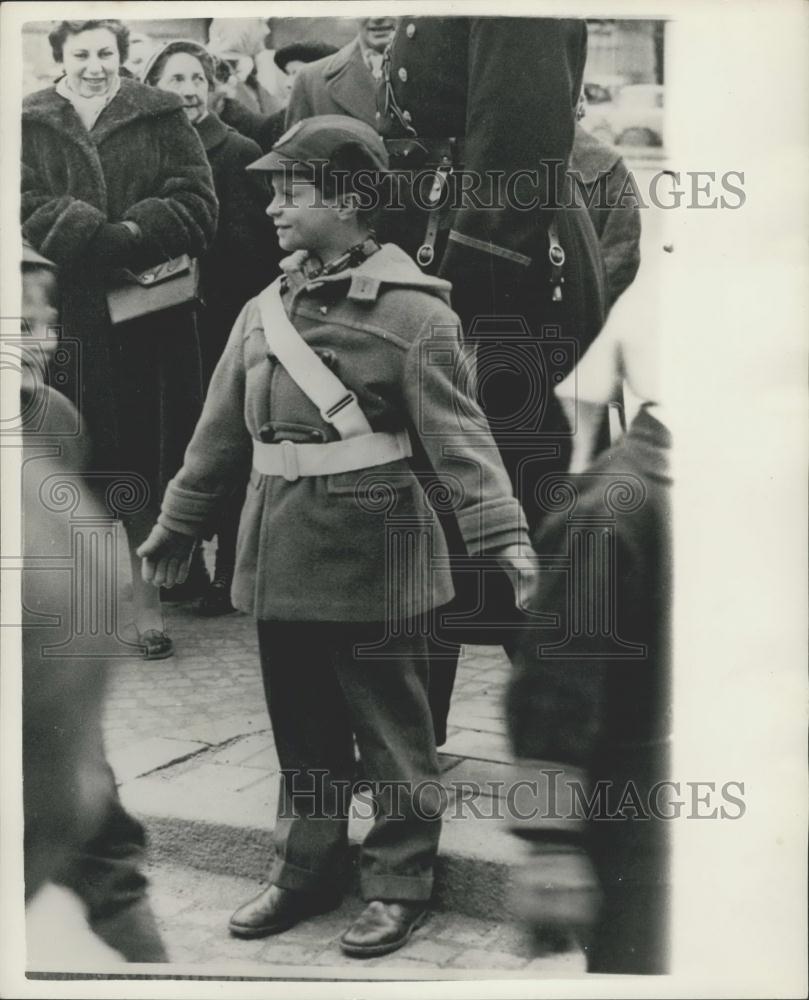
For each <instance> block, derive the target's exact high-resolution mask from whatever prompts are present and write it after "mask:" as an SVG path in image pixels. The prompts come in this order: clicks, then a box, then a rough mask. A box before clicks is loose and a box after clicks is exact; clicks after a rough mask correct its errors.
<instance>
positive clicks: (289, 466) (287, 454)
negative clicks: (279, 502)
mask: <svg viewBox="0 0 809 1000" xmlns="http://www.w3.org/2000/svg"><path fill="white" fill-rule="evenodd" d="M281 449H282V451H281V457H282V458H283V460H284V471H283V472H282V473H281V475H282V476H283V477H284V479H286V481H287V482H288V483H294V482H295V480H296V479H300V478H301V472H300V468H299V466H298V446H297V445H296V444H295V442H294V441H282V442H281Z"/></svg>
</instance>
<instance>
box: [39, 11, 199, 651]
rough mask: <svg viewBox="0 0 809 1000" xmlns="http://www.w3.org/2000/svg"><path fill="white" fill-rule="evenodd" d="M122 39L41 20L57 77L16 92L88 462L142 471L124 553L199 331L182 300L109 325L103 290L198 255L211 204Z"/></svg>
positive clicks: (149, 612) (152, 619)
mask: <svg viewBox="0 0 809 1000" xmlns="http://www.w3.org/2000/svg"><path fill="white" fill-rule="evenodd" d="M127 37H128V32H127V29H126V28H125V27H124V25H122V24H121V23H120V22H119V21H114V20H104V21H87V22H73V21H70V22H68V21H63V22H60V23H59V24H58V25H57V26H56V27H55V28H54V30H53V31H52V32H51V35H50V41H51V47H52V50H53V54H54V58H55V59H56V61H57V62H58V63H61V64H63V66H64V69H65V76H64V77H62V78H61V79H60V80H59V81H58V82H57V84H56V85H55V86H54V87H50V88H47V89H45V90H41V91H38V92H37V93H34V94H31V95H29V96H28V97H26V98H25V100H24V102H23V112H22V200H21V213H22V229H23V235H24V236H25V238H26V239H27V240H28V241H29V242H30V243H31V244H32V245H33V246H34V248H35V249H36V250H38V251H39V252H40V253H43V254H44V255H45V256H46V257H48V258H50V259H51V260H53V261H54V262H55V263H56V264H58V266H59V269H60V284H61V322H62V330H63V335H64V337H65V338H67V339H66V345H67V344H68V343H69V341H70V340H75V341H78V345H79V348H80V356H79V365H80V378H79V379H78V381H77V384H71V385H68V386H66V387H65V390H66V391H67V392H68V394H69V396H70V397H71V398H72V399H73V401H74V402H76V403H77V404H78V405H79V407H80V410H81V413H82V415H83V417H84V418H85V420H86V422H87V427H88V431H89V433H90V435H91V438H92V441H93V455H92V459H91V467H92V468H93V470H94V471H96V470H106V471H109V470H113V471H114V470H123V469H126V470H128V471H131V472H136V473H138V474H139V475H140V476H141V477H142V480H143V484H144V490H145V492H146V497H145V498H144V503H143V505H142V506H141V508H140V510H138V511H133V512H132V514H131V515H130V516H129V517H128V518H127V519H126V521H125V524H126V528H127V535H128V538H129V541H130V552H133V551H134V548H136V547H137V544H139V542H140V541H141V540H142V539H141V534H142V531H143V529H144V526H145V524H147V523H149V522H150V521H151V518H152V517H153V514H154V511H155V510H156V509H157V505H158V504H159V499H160V495H161V492H162V487H163V485H164V484H165V483H166V482H167V480H168V479H169V478H170V477H171V476H172V474H173V473H174V472H175V471H176V470H177V468H179V466H180V464H181V462H182V456H183V452H184V450H185V446H186V444H187V443H188V440H189V438H190V435H191V431H192V430H193V427H194V423H195V420H196V417H197V415H198V414H199V410H200V407H201V397H202V383H201V371H200V359H199V343H198V338H197V331H196V325H195V318H194V314H193V311H192V310H191V309H190V308H186V307H182V308H178V309H175V310H174V311H173V312H172V313H162V314H160V313H158V314H153V315H151V316H149V317H148V318H146V319H145V320H135V321H132V322H130V323H128V324H124V325H121V326H117V327H114V326H112V324H111V322H110V316H109V311H108V308H107V302H106V294H107V291H108V289H109V288H110V287H111V285H112V284H113V283H114V281H115V277H114V271H115V269H117V268H121V267H125V268H128V269H129V270H131V271H134V272H139V271H142V270H143V269H145V268H147V267H149V266H151V265H154V264H157V263H160V262H161V261H165V260H167V259H169V258H172V257H176V256H179V255H180V254H189V255H190V256H192V257H195V256H199V255H201V254H202V253H204V252H205V250H206V249H207V248H208V247H209V246H210V244H211V241H212V239H213V236H214V233H215V231H216V219H217V202H216V195H215V192H214V187H213V178H212V175H211V168H210V166H209V165H208V161H207V158H206V156H205V150H204V149H203V146H202V143H201V142H200V139H199V137H198V136H197V134H196V132H195V131H194V129H193V128H192V127H191V125H190V124H189V123H188V121H187V119H186V116H185V114H184V112H183V110H182V105H181V102H180V101H179V99H178V98H177V97H176V96H175V95H173V94H163V93H160V92H159V91H155V90H153V89H152V88H150V87H146V86H145V85H143V84H142V83H139V82H137V81H134V80H126V79H120V77H119V73H118V69H119V67H120V64H121V63H122V62H123V61H124V60H125V58H126V43H127ZM133 568H135V569H137V564H134V565H133ZM133 591H134V594H133V596H134V606H135V626H136V628H137V630H138V633H139V635H140V641H141V642H142V644H143V648H144V652H145V655H146V656H148V657H154V658H156V657H162V656H168V655H171V652H172V647H171V641H170V639H169V638H168V637H167V636H166V635H165V633H164V629H163V620H162V615H161V613H160V606H159V602H158V601H157V597H156V595H155V593H154V592H153V591H151V589H150V588H147V587H143V586H142V585H141V582H140V575H139V573H137V572H135V573H133Z"/></svg>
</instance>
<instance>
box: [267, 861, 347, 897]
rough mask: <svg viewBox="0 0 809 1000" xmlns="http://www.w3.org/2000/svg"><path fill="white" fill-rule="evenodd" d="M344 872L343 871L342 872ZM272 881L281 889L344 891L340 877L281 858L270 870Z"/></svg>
mask: <svg viewBox="0 0 809 1000" xmlns="http://www.w3.org/2000/svg"><path fill="white" fill-rule="evenodd" d="M341 874H342V873H341ZM270 883H271V884H272V885H277V886H278V887H279V888H281V889H294V890H296V891H297V892H321V891H323V892H327V893H328V892H342V889H343V882H342V880H341V879H340V878H335V876H334V875H333V874H332V875H326V874H325V873H324V872H314V871H310V870H309V869H308V868H299V867H298V866H297V865H293V864H290V862H289V861H284V860H283V859H281V858H279V859H278V860H277V861H276V862H275V863H274V864H273V866H272V868H271V870H270Z"/></svg>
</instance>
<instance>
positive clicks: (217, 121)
mask: <svg viewBox="0 0 809 1000" xmlns="http://www.w3.org/2000/svg"><path fill="white" fill-rule="evenodd" d="M194 128H195V129H196V131H197V135H198V136H199V137H200V139H201V140H202V145H203V147H204V149H205V152H206V153H207V152H209V151H210V150H212V149H215V148H216V147H217V146H221V145H222V143H223V142H224V141H225V140H226V139H227V137H228V133H229V132H232V131H233V129H231V128H228V126H227V125H225V123H224V122H223V121H222V119H221V118H220V117H219V115H216V114H214V113H213V111H209V112H208V114H207V115H206V116H205V117H204V118H203V119H202V121H201V122H200V123H199V125H195V126H194Z"/></svg>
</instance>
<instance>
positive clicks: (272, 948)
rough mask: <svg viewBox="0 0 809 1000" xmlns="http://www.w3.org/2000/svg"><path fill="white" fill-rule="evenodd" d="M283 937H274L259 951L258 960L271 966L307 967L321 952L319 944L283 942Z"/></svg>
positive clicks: (281, 935)
mask: <svg viewBox="0 0 809 1000" xmlns="http://www.w3.org/2000/svg"><path fill="white" fill-rule="evenodd" d="M284 937H285V935H283V934H279V935H276V936H274V937H273V938H272V939H271V940H270V943H269V944H268V943H267V942H265V947H264V948H263V949H262V950H261V951H260V953H259V955H258V960H259V961H260V962H267V963H268V964H272V965H309V964H310V963H312V962H313V961H314V959H315V958H316V957H317V955H318V954H319V953H320V952H321V951H322V950H323V946H322V945H321V944H306V943H302V942H294V941H284V940H283V938H284Z"/></svg>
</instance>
